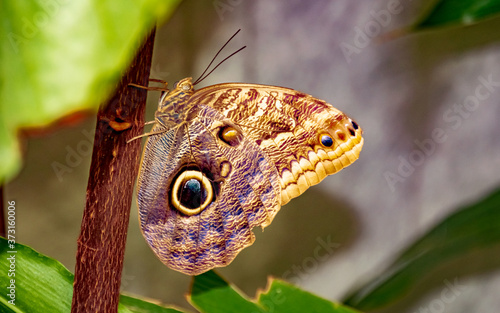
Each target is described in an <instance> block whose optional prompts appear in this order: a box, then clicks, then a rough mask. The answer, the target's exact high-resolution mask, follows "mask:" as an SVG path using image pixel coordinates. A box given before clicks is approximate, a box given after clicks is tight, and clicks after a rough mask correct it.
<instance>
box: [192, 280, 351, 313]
mask: <svg viewBox="0 0 500 313" xmlns="http://www.w3.org/2000/svg"><path fill="white" fill-rule="evenodd" d="M188 300H189V301H190V302H191V304H192V305H193V306H194V307H196V308H197V309H198V310H199V311H200V312H202V313H232V312H239V313H263V312H273V313H281V312H283V313H293V312H301V313H302V312H308V313H315V312H317V313H356V312H358V311H355V310H352V309H350V308H347V307H344V306H341V305H339V304H335V303H332V302H330V301H328V300H325V299H322V298H320V297H318V296H315V295H313V294H311V293H309V292H306V291H303V290H301V289H299V288H297V287H295V286H292V285H290V284H288V283H286V282H284V281H280V280H271V283H270V287H269V289H268V290H267V291H266V292H265V293H262V294H260V295H259V297H258V300H257V301H252V300H250V299H248V297H246V296H245V295H244V294H243V293H242V292H240V291H238V290H237V289H236V288H235V287H234V286H231V285H230V284H229V283H228V282H226V281H225V280H224V279H222V278H221V277H220V276H218V275H217V274H216V273H215V272H214V271H209V272H207V273H204V274H202V275H199V276H195V277H194V282H193V286H192V289H191V296H190V297H189V298H188Z"/></svg>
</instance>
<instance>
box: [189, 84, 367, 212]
mask: <svg viewBox="0 0 500 313" xmlns="http://www.w3.org/2000/svg"><path fill="white" fill-rule="evenodd" d="M189 101H190V102H192V103H195V104H197V105H208V106H211V107H213V108H215V109H216V110H218V111H219V112H221V113H222V114H223V115H224V116H225V117H226V118H228V119H230V120H231V121H233V122H234V123H236V124H238V125H240V126H241V127H242V129H243V131H244V135H245V137H246V138H248V139H249V140H252V141H253V142H255V143H257V144H258V145H259V147H260V148H261V149H262V151H264V153H265V154H266V155H267V156H268V157H269V158H270V159H271V161H272V163H273V164H274V166H275V167H276V170H277V172H278V173H279V176H280V186H281V189H282V194H281V205H284V204H286V203H287V202H289V201H290V200H291V199H292V198H295V197H298V196H299V195H300V194H302V193H303V192H304V191H305V190H306V189H307V188H309V187H310V186H312V185H315V184H317V183H319V182H320V181H321V180H323V179H324V178H325V177H326V176H327V175H331V174H334V173H336V172H338V171H340V170H341V169H342V168H344V167H346V166H348V165H350V164H352V163H353V162H354V161H355V160H357V159H358V157H359V153H360V152H361V148H362V146H363V137H362V130H361V128H360V127H359V126H358V124H357V123H356V122H354V121H353V120H351V119H350V118H349V117H348V116H346V115H345V114H344V113H342V112H341V111H339V110H337V109H335V108H334V107H333V106H332V105H330V104H329V103H326V102H325V101H323V100H319V99H316V98H314V97H312V96H310V95H307V94H304V93H301V92H298V91H296V90H293V89H288V88H283V87H276V86H264V85H253V84H236V83H229V84H218V85H213V86H209V87H206V88H203V89H200V90H198V91H196V92H195V93H194V94H193V95H192V97H191V98H190V100H189ZM325 135H326V137H325ZM327 137H331V138H332V141H333V142H330V141H329V140H328V138H327ZM330 143H331V144H332V145H331V146H329V145H330Z"/></svg>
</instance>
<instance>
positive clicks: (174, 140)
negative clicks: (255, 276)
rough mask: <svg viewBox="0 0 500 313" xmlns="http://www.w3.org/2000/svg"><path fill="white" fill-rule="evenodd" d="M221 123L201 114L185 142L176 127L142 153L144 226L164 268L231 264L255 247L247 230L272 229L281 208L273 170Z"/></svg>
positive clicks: (199, 269)
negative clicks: (238, 255)
mask: <svg viewBox="0 0 500 313" xmlns="http://www.w3.org/2000/svg"><path fill="white" fill-rule="evenodd" d="M223 119H224V117H223V116H221V115H220V113H218V112H216V111H215V110H214V109H211V108H206V109H205V110H201V112H200V113H199V117H198V118H197V119H195V120H193V121H191V122H190V123H189V125H188V127H187V128H186V129H189V140H188V137H187V136H188V133H187V132H184V131H182V130H181V129H178V130H177V132H174V133H170V132H168V133H166V134H165V135H160V136H155V137H156V138H157V139H154V140H151V139H152V138H154V137H152V138H150V139H148V142H147V144H146V148H145V154H144V156H143V165H142V167H141V172H140V177H139V180H138V203H139V211H140V219H141V229H142V231H143V234H144V236H145V238H146V240H147V241H148V243H149V245H150V246H151V248H152V249H153V251H154V252H155V254H156V255H157V256H158V257H159V259H160V260H161V261H162V262H163V263H165V264H166V265H167V266H169V267H170V268H172V269H175V270H178V271H180V272H183V273H185V274H188V275H197V274H201V273H203V272H205V271H208V270H210V269H212V268H214V267H220V266H225V265H228V264H229V263H230V262H231V261H232V260H233V259H234V258H235V257H236V255H237V254H238V253H239V251H241V250H242V249H243V248H245V247H247V246H249V245H251V244H252V243H253V241H254V239H255V238H254V235H253V233H252V231H251V229H252V228H254V227H257V226H262V227H265V226H267V225H269V223H270V222H271V221H272V219H273V218H274V216H275V215H276V213H277V211H278V210H279V207H280V195H281V188H280V185H279V181H278V179H279V178H278V174H277V171H276V169H275V167H274V166H273V164H272V163H271V162H270V160H269V158H268V157H267V156H266V155H265V154H264V153H263V152H262V150H261V149H260V148H259V147H258V146H257V145H256V144H255V143H253V142H251V141H248V140H246V139H245V138H244V137H241V136H240V135H241V134H237V133H234V131H236V132H237V126H234V125H231V124H230V123H220V121H221V120H223ZM216 122H218V123H219V124H220V125H221V126H220V127H217V128H215V129H214V128H212V127H211V126H212V125H214V124H216ZM224 125H226V126H227V127H226V126H224ZM230 127H234V130H233V129H231V128H230ZM221 129H222V132H223V134H221V133H219V131H221ZM212 130H213V131H214V132H212ZM189 143H190V144H191V146H189ZM146 153H147V154H146ZM145 164H146V165H145ZM145 166H146V167H148V168H144V167H145ZM151 182H153V184H154V185H152V184H151ZM210 189H212V192H210Z"/></svg>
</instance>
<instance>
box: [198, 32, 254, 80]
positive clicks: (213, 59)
mask: <svg viewBox="0 0 500 313" xmlns="http://www.w3.org/2000/svg"><path fill="white" fill-rule="evenodd" d="M240 31H241V29H238V31H236V33H234V35H233V36H231V38H229V40H228V41H226V43H225V44H224V45H223V46H222V48H220V49H219V51H218V52H217V53H216V54H215V56H214V57H213V58H212V61H210V63H209V64H208V66H207V67H206V68H205V70H204V71H203V73H201V75H200V77H198V79H196V80H195V82H194V83H193V85H196V84H199V83H200V82H201V81H202V80H204V79H205V78H207V77H208V75H210V74H211V73H212V72H213V71H214V70H215V69H216V68H217V67H219V65H221V64H222V63H223V62H224V61H226V60H227V59H229V58H230V57H232V56H233V55H235V54H236V53H238V52H240V51H241V50H243V49H245V48H246V46H243V47H242V48H240V49H238V50H237V51H236V52H233V53H232V54H231V55H230V56H228V57H227V58H225V59H224V60H222V61H220V62H219V64H217V65H216V66H215V67H214V68H213V69H212V70H211V71H210V72H209V73H208V74H206V75H205V73H206V72H207V71H208V69H209V68H210V66H211V65H212V63H214V61H215V59H216V58H217V56H218V55H219V54H220V53H221V52H222V50H224V48H225V47H226V46H227V44H228V43H229V42H230V41H231V40H232V39H233V38H234V36H236V35H237V34H238V33H239V32H240Z"/></svg>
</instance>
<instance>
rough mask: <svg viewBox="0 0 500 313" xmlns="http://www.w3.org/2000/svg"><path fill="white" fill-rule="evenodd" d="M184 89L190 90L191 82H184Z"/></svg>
mask: <svg viewBox="0 0 500 313" xmlns="http://www.w3.org/2000/svg"><path fill="white" fill-rule="evenodd" d="M181 88H182V90H183V91H189V90H190V89H191V84H189V83H183V84H182V86H181Z"/></svg>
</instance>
